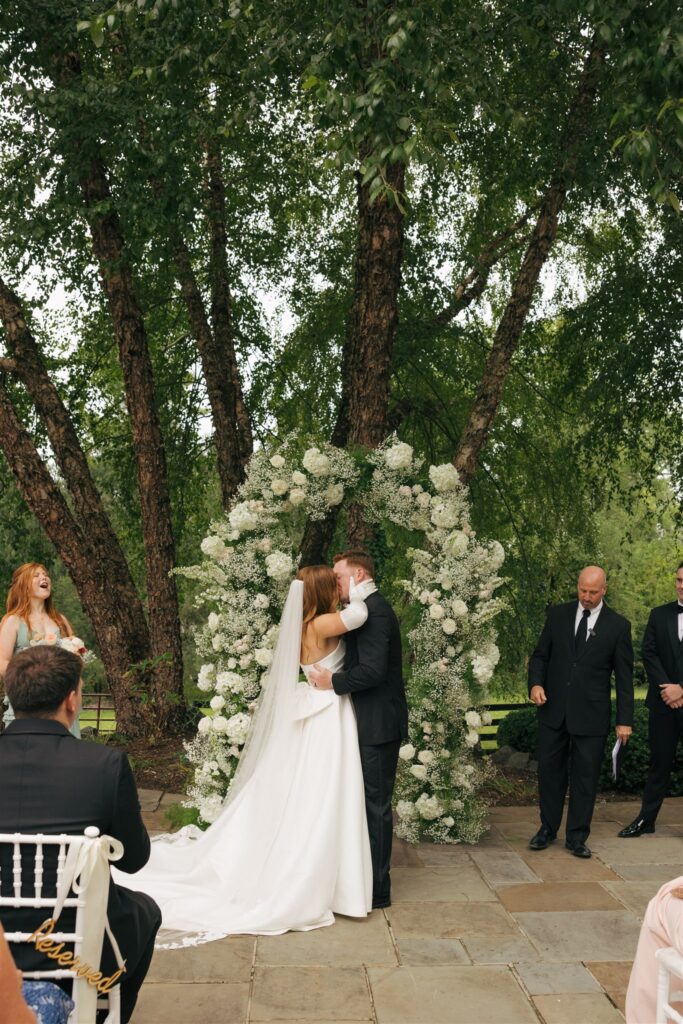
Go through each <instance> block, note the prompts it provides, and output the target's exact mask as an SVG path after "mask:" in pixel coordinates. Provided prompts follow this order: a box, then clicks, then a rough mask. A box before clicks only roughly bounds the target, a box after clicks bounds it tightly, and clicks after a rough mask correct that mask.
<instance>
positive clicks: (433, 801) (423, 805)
mask: <svg viewBox="0 0 683 1024" xmlns="http://www.w3.org/2000/svg"><path fill="white" fill-rule="evenodd" d="M415 807H416V808H417V813H418V814H419V815H420V817H421V818H424V819H425V820H426V821H434V819H435V818H440V817H441V815H442V814H443V812H444V810H445V808H444V805H443V804H442V803H441V801H440V800H439V799H438V798H437V797H435V796H428V795H427V794H426V793H421V794H420V796H419V797H418V798H417V800H416V801H415Z"/></svg>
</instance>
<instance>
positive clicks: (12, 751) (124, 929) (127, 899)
mask: <svg viewBox="0 0 683 1024" xmlns="http://www.w3.org/2000/svg"><path fill="white" fill-rule="evenodd" d="M80 674H81V659H80V658H79V657H78V655H76V654H71V653H70V652H69V651H66V650H63V649H62V648H59V647H48V646H37V647H29V648H27V649H26V650H23V651H21V652H20V653H18V654H16V655H15V656H14V657H13V658H12V660H11V661H10V663H9V665H8V666H7V671H6V673H5V690H6V692H7V696H8V697H9V700H10V702H11V704H12V707H13V708H14V712H15V715H16V720H15V721H14V722H12V723H11V724H10V725H9V726H8V727H7V729H6V730H5V732H4V733H2V735H0V779H2V784H1V785H0V832H25V833H29V834H31V833H38V832H43V833H45V834H47V835H57V834H59V833H61V832H64V833H67V834H74V835H77V834H82V833H83V831H84V829H85V828H86V827H87V826H88V825H96V826H97V828H99V830H100V833H101V834H103V835H105V834H106V835H110V836H113V837H114V838H115V839H119V840H120V841H121V842H122V843H123V847H124V855H123V857H122V859H121V860H119V861H117V864H116V866H117V868H119V870H121V871H126V872H128V873H132V872H135V871H139V870H140V868H141V867H143V865H144V864H146V862H147V860H148V858H149V836H148V835H147V830H146V829H145V826H144V825H143V822H142V817H141V815H140V803H139V800H138V794H137V790H136V787H135V780H134V779H133V774H132V772H131V769H130V765H129V763H128V758H127V757H126V755H125V754H124V753H123V752H122V751H120V750H114V749H112V748H110V747H104V746H100V745H99V744H96V743H86V742H83V741H80V740H77V739H75V738H74V737H73V736H72V735H71V734H70V733H69V728H70V726H71V725H72V723H73V722H74V720H75V718H76V717H77V715H78V712H79V710H80V706H81V692H82V681H81V678H80ZM11 856H12V850H11V847H7V846H5V847H2V848H0V865H1V866H2V879H3V883H2V888H3V894H5V890H6V886H7V885H9V884H11V878H12V870H11ZM45 875H46V885H45V891H46V892H47V891H49V889H48V885H49V882H50V875H52V880H53V881H54V865H50V864H49V863H48V857H47V854H46V865H45ZM0 912H1V914H2V924H3V925H4V927H5V929H6V930H8V931H28V932H31V931H33V930H34V929H35V928H37V927H38V926H39V925H40V924H41V923H42V921H43V920H44V919H45V910H44V908H40V909H37V910H33V909H31V908H20V909H14V908H6V907H3V908H1V911H0ZM70 913H71V914H73V911H68V910H64V911H63V914H62V918H60V922H61V921H62V920H63V921H64V923H65V925H68V924H69V923H70V921H69V914H70ZM107 916H108V918H109V924H110V926H111V929H112V932H113V934H114V937H115V938H116V940H117V942H118V945H119V948H120V950H121V955H122V956H123V958H124V960H125V961H126V971H125V974H124V975H123V977H122V979H121V1019H122V1021H123V1022H124V1024H126V1022H127V1021H128V1020H129V1019H130V1017H131V1015H132V1013H133V1008H134V1006H135V1002H136V1000H137V996H138V992H139V990H140V986H141V985H142V982H143V981H144V978H145V975H146V973H147V970H148V968H149V965H150V961H151V959H152V954H153V952H154V937H155V935H156V933H157V931H158V929H159V925H160V924H161V912H160V911H159V908H158V907H157V905H156V903H155V902H154V900H152V899H151V898H150V897H149V896H146V895H145V894H144V893H140V892H132V891H130V890H128V889H124V888H123V887H122V886H118V885H114V883H113V882H110V884H109V901H108V906H107ZM71 921H73V918H71ZM14 952H15V954H16V962H17V966H18V967H19V968H20V969H21V970H41V969H45V968H47V969H50V968H52V967H53V966H54V964H53V963H52V961H50V960H47V959H46V958H45V956H44V954H42V953H39V952H38V951H37V950H35V949H34V947H33V946H31V945H29V944H28V943H27V944H26V945H25V946H21V945H17V946H16V947H15V949H14ZM93 966H95V967H97V966H99V967H100V969H101V970H102V972H103V973H104V974H105V975H108V976H110V975H111V974H113V973H114V972H115V971H116V970H117V964H116V961H115V959H114V954H113V951H112V949H111V946H110V945H109V942H108V940H107V938H106V936H105V942H104V949H103V952H102V962H101V964H100V965H93Z"/></svg>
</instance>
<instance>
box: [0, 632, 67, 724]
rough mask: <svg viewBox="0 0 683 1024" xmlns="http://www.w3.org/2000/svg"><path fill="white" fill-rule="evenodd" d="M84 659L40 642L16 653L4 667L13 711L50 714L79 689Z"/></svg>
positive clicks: (39, 716) (7, 691) (34, 714)
mask: <svg viewBox="0 0 683 1024" xmlns="http://www.w3.org/2000/svg"><path fill="white" fill-rule="evenodd" d="M82 668H83V662H82V661H81V659H80V658H79V657H78V655H77V654H72V653H71V651H65V650H64V649H63V648H62V647H49V646H46V645H45V644H41V645H39V646H37V647H27V648H26V649H25V650H23V651H19V653H18V654H15V655H14V657H13V658H12V660H11V661H10V663H9V665H8V666H7V668H6V670H5V680H4V682H5V693H6V694H7V697H8V700H9V702H10V704H11V705H12V708H13V710H14V712H15V714H18V715H23V716H29V717H31V718H49V717H50V716H51V715H54V713H55V712H56V711H57V709H58V708H59V706H60V705H61V704H62V703H63V702H64V701H65V700H66V698H67V697H68V696H69V694H70V693H71V692H72V691H73V690H77V689H78V682H79V680H80V678H81V670H82Z"/></svg>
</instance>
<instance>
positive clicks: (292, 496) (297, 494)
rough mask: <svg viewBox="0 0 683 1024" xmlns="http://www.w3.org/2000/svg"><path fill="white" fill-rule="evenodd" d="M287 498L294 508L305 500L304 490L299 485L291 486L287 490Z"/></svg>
mask: <svg viewBox="0 0 683 1024" xmlns="http://www.w3.org/2000/svg"><path fill="white" fill-rule="evenodd" d="M289 500H290V501H291V503H292V505H294V507H295V508H296V507H297V506H298V505H303V503H304V502H305V500H306V492H305V491H302V489H301V488H300V487H293V488H292V489H291V491H290V492H289Z"/></svg>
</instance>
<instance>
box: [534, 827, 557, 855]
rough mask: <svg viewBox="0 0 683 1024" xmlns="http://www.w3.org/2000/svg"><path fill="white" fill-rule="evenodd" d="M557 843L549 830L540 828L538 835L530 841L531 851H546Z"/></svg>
mask: <svg viewBox="0 0 683 1024" xmlns="http://www.w3.org/2000/svg"><path fill="white" fill-rule="evenodd" d="M554 842H555V836H554V835H553V834H552V832H549V831H548V829H547V828H545V827H544V828H539V830H538V832H537V833H536V835H535V836H534V837H533V838H532V839H530V840H529V849H530V850H545V848H546V847H547V846H549V845H550V843H554Z"/></svg>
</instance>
